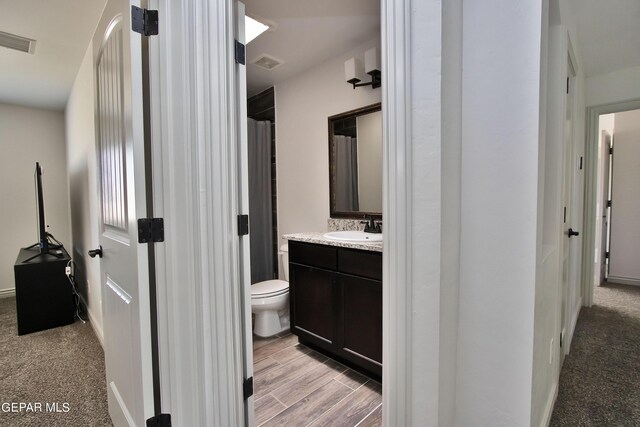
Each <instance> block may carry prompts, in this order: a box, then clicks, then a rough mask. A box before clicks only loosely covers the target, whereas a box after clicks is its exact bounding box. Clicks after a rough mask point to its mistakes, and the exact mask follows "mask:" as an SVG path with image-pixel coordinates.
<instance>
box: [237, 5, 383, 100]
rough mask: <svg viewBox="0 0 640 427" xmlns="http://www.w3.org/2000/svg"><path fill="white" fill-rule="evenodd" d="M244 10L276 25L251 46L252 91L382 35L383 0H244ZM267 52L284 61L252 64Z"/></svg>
mask: <svg viewBox="0 0 640 427" xmlns="http://www.w3.org/2000/svg"><path fill="white" fill-rule="evenodd" d="M244 3H245V6H246V11H245V13H246V14H247V15H249V16H251V17H252V18H255V19H258V20H259V21H262V22H264V23H266V24H268V25H273V26H274V27H275V28H274V29H270V30H268V31H267V32H265V33H263V34H262V35H260V36H259V37H258V38H256V39H255V40H253V41H252V42H250V43H249V44H248V45H247V93H248V94H249V96H251V95H254V94H256V93H259V92H261V91H262V90H264V89H267V88H269V87H271V86H273V85H274V84H276V83H278V82H280V81H283V80H286V79H288V78H290V77H292V76H295V75H296V74H299V73H301V72H303V71H305V70H308V69H310V68H312V67H314V66H315V65H318V64H321V63H322V62H324V61H326V60H328V59H330V58H332V57H334V56H337V55H339V54H341V53H344V52H347V51H349V50H351V49H353V48H354V47H355V46H357V45H359V44H362V43H365V42H367V41H369V40H371V39H373V38H374V37H380V1H379V0H348V1H345V0H245V1H244ZM262 54H267V55H269V56H272V57H274V58H276V59H278V60H280V61H283V65H281V66H279V67H278V68H274V69H273V70H270V71H268V70H264V69H262V68H259V67H257V66H256V65H254V64H252V62H253V61H254V60H255V59H256V58H258V57H259V56H260V55H262Z"/></svg>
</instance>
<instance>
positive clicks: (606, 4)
mask: <svg viewBox="0 0 640 427" xmlns="http://www.w3.org/2000/svg"><path fill="white" fill-rule="evenodd" d="M569 6H570V11H571V15H573V17H572V18H573V21H574V23H575V25H576V33H577V37H578V43H577V45H578V48H577V49H578V51H579V55H580V57H581V58H582V65H583V68H584V70H583V71H584V73H585V75H586V76H587V77H589V76H594V75H597V74H604V73H608V72H611V71H616V70H620V69H623V68H628V67H635V66H639V65H640V1H638V0H604V1H603V0H569Z"/></svg>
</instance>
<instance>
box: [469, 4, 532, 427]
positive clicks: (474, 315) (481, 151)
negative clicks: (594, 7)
mask: <svg viewBox="0 0 640 427" xmlns="http://www.w3.org/2000/svg"><path fill="white" fill-rule="evenodd" d="M541 16H542V5H541V4H540V3H538V2H528V3H522V2H517V3H510V2H490V3H489V4H487V3H486V2H463V22H464V27H463V52H464V55H463V57H462V62H463V66H462V70H463V71H462V182H461V210H462V212H461V229H460V236H461V237H460V299H459V332H458V357H457V360H458V370H457V404H456V408H457V419H456V425H461V426H467V425H474V426H496V425H505V426H507V425H508V426H528V425H530V421H531V420H530V415H531V390H532V353H533V331H534V324H533V320H534V304H535V279H536V244H537V240H536V239H537V235H536V233H537V213H536V211H537V191H538V187H537V185H538V144H539V120H540V111H539V104H540V78H541V76H540V70H541V62H540V61H541V58H540V52H541V35H542V33H541Z"/></svg>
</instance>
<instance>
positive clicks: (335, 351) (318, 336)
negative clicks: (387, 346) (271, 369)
mask: <svg viewBox="0 0 640 427" xmlns="http://www.w3.org/2000/svg"><path fill="white" fill-rule="evenodd" d="M289 275H290V278H289V291H290V308H291V332H292V333H293V334H295V335H297V336H298V338H299V340H300V342H302V343H303V344H307V345H310V346H312V347H315V348H317V349H319V350H322V351H324V352H326V353H329V354H331V355H332V356H334V357H335V358H337V359H339V360H342V361H344V362H347V363H348V364H350V365H352V366H354V367H356V368H360V369H361V370H364V371H366V372H367V373H369V374H370V375H372V376H374V377H377V378H380V377H381V375H382V254H381V253H380V252H374V251H363V250H357V249H350V248H342V247H335V246H327V245H321V244H313V243H304V242H297V241H289Z"/></svg>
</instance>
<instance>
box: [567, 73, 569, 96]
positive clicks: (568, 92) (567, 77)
mask: <svg viewBox="0 0 640 427" xmlns="http://www.w3.org/2000/svg"><path fill="white" fill-rule="evenodd" d="M567 93H569V77H567Z"/></svg>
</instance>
